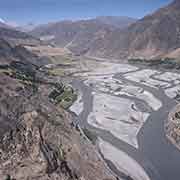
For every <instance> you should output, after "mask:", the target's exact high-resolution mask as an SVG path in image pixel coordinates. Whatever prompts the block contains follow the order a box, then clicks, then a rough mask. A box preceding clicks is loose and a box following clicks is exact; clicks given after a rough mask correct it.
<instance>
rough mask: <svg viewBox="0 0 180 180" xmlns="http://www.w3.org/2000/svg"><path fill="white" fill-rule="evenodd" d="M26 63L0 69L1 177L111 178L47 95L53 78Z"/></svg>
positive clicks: (46, 179)
mask: <svg viewBox="0 0 180 180" xmlns="http://www.w3.org/2000/svg"><path fill="white" fill-rule="evenodd" d="M17 67H18V68H19V69H18V70H17V69H16V68H17ZM20 67H21V68H20ZM25 67H26V65H24V64H23V65H22V66H20V64H19V65H18V66H13V68H12V65H11V66H9V65H7V66H4V65H3V66H2V67H1V70H0V92H1V93H0V123H1V126H0V179H1V180H5V179H16V180H26V179H35V180H55V179H56V180H67V179H69V180H70V179H72V180H73V179H77V180H113V179H115V178H114V176H113V175H112V174H111V173H110V171H109V170H108V169H107V167H106V165H105V164H104V162H103V161H102V160H101V158H100V156H99V155H98V153H97V152H96V149H95V147H94V146H93V145H92V144H91V143H89V142H87V140H86V139H85V138H84V137H83V136H82V135H81V134H80V132H79V131H78V130H77V129H76V128H75V127H73V123H72V121H73V116H72V115H71V114H70V113H68V112H67V111H65V110H64V109H62V108H60V107H59V106H57V105H56V103H54V102H53V101H52V100H50V99H49V94H50V93H51V94H52V90H53V88H54V86H53V85H54V84H53V83H52V82H55V80H54V79H51V80H49V79H48V76H46V75H45V74H43V72H38V71H37V69H35V70H34V69H33V70H32V69H31V70H32V71H29V69H30V68H32V66H27V68H25ZM30 72H31V73H30ZM33 73H35V75H33Z"/></svg>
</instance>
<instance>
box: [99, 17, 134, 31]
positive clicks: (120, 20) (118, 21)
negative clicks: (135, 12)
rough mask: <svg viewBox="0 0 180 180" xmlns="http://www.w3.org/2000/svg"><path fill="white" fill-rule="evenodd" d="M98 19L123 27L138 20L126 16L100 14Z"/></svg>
mask: <svg viewBox="0 0 180 180" xmlns="http://www.w3.org/2000/svg"><path fill="white" fill-rule="evenodd" d="M96 19H97V20H98V21H100V22H102V23H104V24H108V25H112V26H115V27H117V28H121V29H122V28H125V27H127V26H129V25H131V24H132V23H135V22H136V21H137V19H135V18H131V17H126V16H99V17H97V18H96Z"/></svg>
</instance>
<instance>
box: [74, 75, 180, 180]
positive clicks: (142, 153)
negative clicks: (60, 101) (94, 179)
mask: <svg viewBox="0 0 180 180" xmlns="http://www.w3.org/2000/svg"><path fill="white" fill-rule="evenodd" d="M114 78H116V79H120V80H121V81H123V82H128V83H131V84H132V85H135V86H139V87H142V88H143V89H144V90H147V91H149V92H151V93H152V94H153V95H155V96H156V97H157V98H158V99H159V100H160V101H161V102H162V104H163V106H162V107H161V108H160V109H159V110H158V111H153V112H152V113H151V114H150V116H149V118H148V120H147V121H146V123H145V124H144V126H143V127H142V128H141V130H140V132H139V134H138V142H139V148H138V149H136V148H134V147H132V146H130V145H128V144H127V143H125V142H123V141H121V140H120V139H117V138H116V137H114V136H113V135H112V134H111V133H109V132H107V131H104V130H100V129H97V128H94V127H92V126H91V125H89V124H88V123H87V118H88V115H89V113H90V112H92V108H93V96H92V91H93V88H92V87H89V86H86V85H85V84H84V82H83V81H82V80H79V79H78V78H76V79H74V80H73V83H72V85H73V86H74V87H75V88H77V89H78V90H80V91H81V92H82V93H83V98H82V100H83V103H84V110H83V112H82V113H81V114H80V115H79V123H80V126H81V127H85V128H88V129H90V130H92V132H93V133H94V134H95V135H97V136H98V137H101V138H102V139H103V140H105V141H107V142H110V143H111V144H112V145H113V146H115V147H116V148H118V149H120V150H122V151H124V152H126V153H127V154H128V155H129V156H130V157H132V158H133V159H135V160H136V161H137V162H138V163H139V164H140V165H141V166H142V167H143V168H144V169H145V171H146V173H147V174H148V175H149V177H150V178H151V179H152V180H179V179H180V169H179V168H180V152H179V151H178V150H177V149H176V148H175V147H174V146H173V145H172V144H171V143H170V142H169V141H168V140H167V138H166V137H165V132H164V122H165V120H166V119H167V117H168V113H169V111H170V110H171V109H172V108H173V107H174V106H175V105H176V102H175V100H174V99H170V98H169V97H167V96H166V95H165V93H164V90H163V89H161V88H158V89H155V88H152V87H149V86H146V85H143V84H141V83H137V82H134V81H129V80H127V79H125V78H124V76H122V73H117V74H115V75H114ZM152 78H153V77H152ZM133 101H134V102H135V103H136V104H138V103H139V99H136V98H133ZM111 167H112V170H113V166H111Z"/></svg>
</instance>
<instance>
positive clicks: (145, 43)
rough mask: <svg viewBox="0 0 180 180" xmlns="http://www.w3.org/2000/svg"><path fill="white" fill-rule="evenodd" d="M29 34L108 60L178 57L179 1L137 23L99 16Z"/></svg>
mask: <svg viewBox="0 0 180 180" xmlns="http://www.w3.org/2000/svg"><path fill="white" fill-rule="evenodd" d="M31 34H32V35H34V36H36V37H40V38H41V39H43V40H47V41H48V42H50V43H54V44H56V45H59V46H62V47H67V48H69V49H70V50H71V51H73V52H74V53H77V54H88V55H92V56H99V57H106V58H107V57H108V58H118V59H122V58H147V59H151V58H159V57H165V56H173V57H179V55H180V49H179V48H180V1H179V0H175V1H173V2H172V3H171V4H169V5H168V6H166V7H164V8H161V9H159V10H157V11H156V12H154V13H153V14H150V15H147V16H145V17H144V18H142V19H140V20H137V21H136V20H134V19H131V18H126V17H117V18H116V17H98V18H96V19H92V20H83V21H76V22H72V21H63V22H57V23H49V24H46V25H41V26H39V27H37V28H35V29H34V30H33V31H32V32H31Z"/></svg>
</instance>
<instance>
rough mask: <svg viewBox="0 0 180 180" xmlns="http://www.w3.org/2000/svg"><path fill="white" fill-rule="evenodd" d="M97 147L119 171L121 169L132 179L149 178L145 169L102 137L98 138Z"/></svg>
mask: <svg viewBox="0 0 180 180" xmlns="http://www.w3.org/2000/svg"><path fill="white" fill-rule="evenodd" d="M99 148H100V151H101V153H102V154H103V155H104V158H105V159H107V160H110V161H111V162H112V163H113V164H114V165H115V166H116V168H117V169H118V170H119V171H123V172H124V173H125V174H127V175H128V176H130V177H131V178H132V179H134V180H150V178H149V176H148V175H147V173H146V172H145V170H144V169H143V168H142V167H141V166H140V165H139V164H138V163H137V162H136V161H135V160H134V159H132V158H131V157H130V156H128V154H126V153H125V152H123V151H121V150H119V149H117V148H115V147H114V146H112V145H111V144H110V143H108V142H105V141H104V140H102V139H99Z"/></svg>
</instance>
